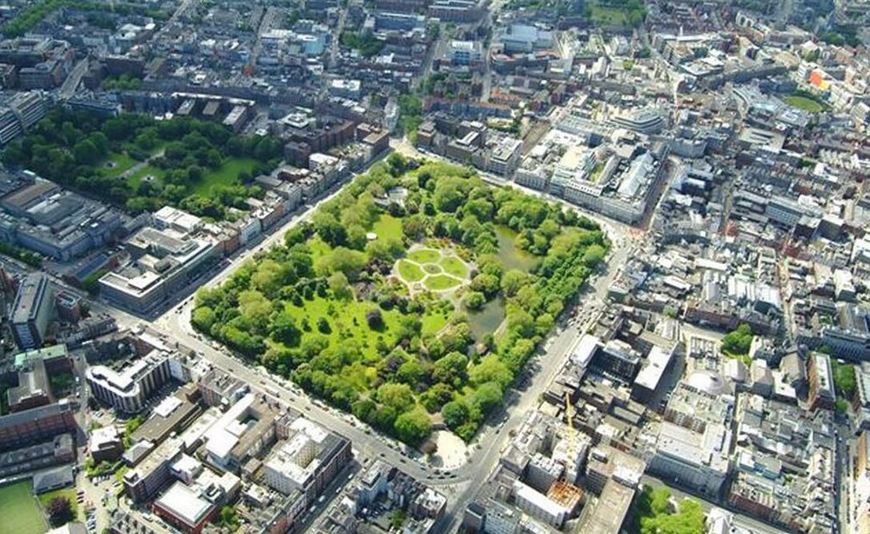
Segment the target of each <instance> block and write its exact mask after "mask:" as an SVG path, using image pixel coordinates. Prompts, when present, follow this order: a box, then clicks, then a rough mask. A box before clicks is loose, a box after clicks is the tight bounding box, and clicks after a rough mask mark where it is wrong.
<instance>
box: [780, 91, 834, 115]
mask: <svg viewBox="0 0 870 534" xmlns="http://www.w3.org/2000/svg"><path fill="white" fill-rule="evenodd" d="M785 103H786V104H788V105H789V106H792V107H796V108H798V109H802V110H804V111H807V112H809V113H819V112H822V111H824V110H825V106H823V105H822V104H820V103H819V102H816V101H815V100H813V99H812V98H807V97H805V96H800V95H791V96H787V97H785Z"/></svg>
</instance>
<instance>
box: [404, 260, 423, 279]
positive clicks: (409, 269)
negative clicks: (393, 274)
mask: <svg viewBox="0 0 870 534" xmlns="http://www.w3.org/2000/svg"><path fill="white" fill-rule="evenodd" d="M399 275H400V276H401V277H402V278H403V279H404V280H405V282H407V283H413V282H419V281H420V280H422V279H423V277H424V276H426V274H425V273H424V272H423V269H421V268H420V267H419V266H418V265H417V264H415V263H411V262H410V261H407V260H399Z"/></svg>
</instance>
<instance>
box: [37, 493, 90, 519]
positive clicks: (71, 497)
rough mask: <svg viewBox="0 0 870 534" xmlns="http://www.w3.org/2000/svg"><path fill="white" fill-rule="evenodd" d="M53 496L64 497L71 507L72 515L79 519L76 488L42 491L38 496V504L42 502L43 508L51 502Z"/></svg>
mask: <svg viewBox="0 0 870 534" xmlns="http://www.w3.org/2000/svg"><path fill="white" fill-rule="evenodd" d="M55 497H65V498H66V499H67V500H68V501H69V504H70V507H71V508H72V512H73V516H74V517H76V518H78V519H81V514H80V513H79V507H78V502H77V500H76V490H75V489H74V488H62V489H59V490H54V491H49V492H47V493H42V494H40V495H39V496H38V499H39V502H40V504H42V506H43V508H45V507H46V506H48V503H50V502H51V500H52V499H54V498H55Z"/></svg>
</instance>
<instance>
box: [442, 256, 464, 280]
mask: <svg viewBox="0 0 870 534" xmlns="http://www.w3.org/2000/svg"><path fill="white" fill-rule="evenodd" d="M440 265H441V267H442V268H443V269H444V271H445V272H447V274H452V275H453V276H456V277H458V278H465V277H467V276H468V267H466V266H465V264H464V263H462V260H460V259H459V258H457V257H456V256H447V257H445V258H444V259H442V260H441V263H440Z"/></svg>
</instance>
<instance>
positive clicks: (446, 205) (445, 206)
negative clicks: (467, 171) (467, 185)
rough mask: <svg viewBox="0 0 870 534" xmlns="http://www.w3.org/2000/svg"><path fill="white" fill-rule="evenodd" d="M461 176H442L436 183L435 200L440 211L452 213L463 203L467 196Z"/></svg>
mask: <svg viewBox="0 0 870 534" xmlns="http://www.w3.org/2000/svg"><path fill="white" fill-rule="evenodd" d="M462 185H463V184H462V181H461V180H460V179H459V178H453V177H448V178H442V179H440V180H438V183H437V184H436V185H435V194H434V197H433V200H434V201H435V207H436V208H438V211H445V212H448V213H452V212H454V211H456V210H457V208H459V206H461V205H462V203H463V202H464V201H465V198H466V192H465V191H464V188H463V187H462Z"/></svg>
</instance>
